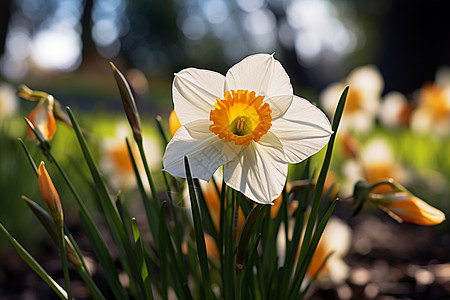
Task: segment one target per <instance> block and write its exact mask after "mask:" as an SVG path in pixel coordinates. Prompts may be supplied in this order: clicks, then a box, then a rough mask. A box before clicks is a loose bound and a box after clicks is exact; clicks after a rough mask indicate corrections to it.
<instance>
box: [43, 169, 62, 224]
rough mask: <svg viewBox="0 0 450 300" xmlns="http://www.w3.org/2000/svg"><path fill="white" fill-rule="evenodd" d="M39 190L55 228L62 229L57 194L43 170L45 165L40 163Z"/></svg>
mask: <svg viewBox="0 0 450 300" xmlns="http://www.w3.org/2000/svg"><path fill="white" fill-rule="evenodd" d="M38 181H39V189H40V190H41V195H42V198H44V201H45V203H46V204H47V206H48V208H49V210H50V214H51V216H52V218H53V221H54V222H55V224H56V226H57V227H62V226H63V223H64V217H63V211H62V206H61V201H60V199H59V195H58V192H57V191H56V189H55V186H54V185H53V182H52V179H51V178H50V176H49V175H48V172H47V170H46V169H45V164H44V162H43V161H42V162H41V163H40V165H39V169H38Z"/></svg>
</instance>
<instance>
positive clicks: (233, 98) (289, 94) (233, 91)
mask: <svg viewBox="0 0 450 300" xmlns="http://www.w3.org/2000/svg"><path fill="white" fill-rule="evenodd" d="M173 101H174V109H175V113H176V115H177V116H178V119H179V121H180V124H181V125H182V126H181V127H180V128H179V129H178V130H177V132H176V133H175V135H174V136H173V138H172V140H171V141H170V142H169V144H168V145H167V148H166V152H165V154H164V158H163V162H164V171H167V172H169V173H170V174H172V175H174V176H179V177H186V174H185V170H184V163H183V159H184V157H185V156H187V157H188V159H189V162H190V166H191V172H192V176H193V177H194V178H199V179H203V180H206V181H208V180H209V179H210V178H211V176H212V175H213V174H214V172H215V171H216V170H217V169H218V168H219V167H220V166H222V165H223V166H224V179H225V182H226V184H227V185H228V186H230V187H232V188H233V189H235V190H238V191H240V192H242V193H243V194H244V195H245V196H246V197H248V198H249V199H251V200H253V201H255V202H257V203H262V204H271V203H272V201H273V200H274V199H275V198H277V197H278V196H279V195H280V194H281V191H282V190H283V187H284V185H285V183H286V177H287V167H288V163H298V162H301V161H302V160H304V159H306V158H307V157H309V156H311V155H313V154H314V153H316V152H318V151H319V150H320V149H321V148H323V147H324V146H325V145H326V144H327V142H328V140H329V138H330V135H331V133H332V131H331V125H330V122H329V121H328V119H327V117H326V116H325V115H324V114H323V113H322V111H320V110H319V109H318V108H317V107H315V106H313V105H312V104H311V103H310V102H309V101H307V100H305V99H302V98H300V97H298V96H295V95H294V94H293V89H292V86H291V83H290V79H289V76H288V75H287V74H286V72H285V70H284V69H283V67H282V66H281V64H280V62H278V61H277V60H276V59H275V58H274V57H273V55H268V54H257V55H252V56H249V57H247V58H245V59H244V60H242V61H241V62H239V63H238V64H236V65H234V66H233V67H232V68H231V69H230V70H228V72H227V74H226V76H223V75H221V74H219V73H216V72H213V71H209V70H201V69H195V68H188V69H184V70H182V71H180V72H179V73H177V74H175V79H174V82H173Z"/></svg>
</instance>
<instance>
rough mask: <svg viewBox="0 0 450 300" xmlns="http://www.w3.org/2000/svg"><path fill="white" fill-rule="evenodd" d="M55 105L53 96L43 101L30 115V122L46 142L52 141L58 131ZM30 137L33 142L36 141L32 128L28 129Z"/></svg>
mask: <svg viewBox="0 0 450 300" xmlns="http://www.w3.org/2000/svg"><path fill="white" fill-rule="evenodd" d="M53 103H54V99H53V96H51V95H49V96H48V97H47V98H45V99H43V100H41V101H40V102H39V104H38V105H37V106H36V108H35V109H34V110H33V111H32V112H31V113H30V114H29V115H28V120H30V122H31V123H32V124H33V125H34V128H36V130H38V131H39V132H40V133H41V134H42V137H43V138H44V139H45V140H46V141H50V140H51V139H52V138H53V135H54V134H55V131H56V122H55V116H54V115H53ZM28 137H29V138H30V139H31V140H36V137H35V135H34V133H33V131H32V130H31V129H30V128H28Z"/></svg>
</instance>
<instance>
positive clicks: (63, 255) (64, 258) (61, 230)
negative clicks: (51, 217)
mask: <svg viewBox="0 0 450 300" xmlns="http://www.w3.org/2000/svg"><path fill="white" fill-rule="evenodd" d="M64 236H65V234H64V227H63V226H61V227H58V245H59V252H60V254H61V262H62V268H63V274H64V283H65V285H66V291H67V298H69V299H72V289H71V288H70V277H69V267H68V266H67V255H66V246H65V242H64Z"/></svg>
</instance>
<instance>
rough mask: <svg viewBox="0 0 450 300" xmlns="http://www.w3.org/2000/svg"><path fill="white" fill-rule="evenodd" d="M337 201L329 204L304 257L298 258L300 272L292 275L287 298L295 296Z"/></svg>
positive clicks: (294, 297) (291, 298)
mask: <svg viewBox="0 0 450 300" xmlns="http://www.w3.org/2000/svg"><path fill="white" fill-rule="evenodd" d="M337 203H338V199H336V200H334V201H333V203H332V204H331V205H330V207H329V208H328V210H327V212H326V213H325V215H324V217H323V218H322V220H320V222H319V224H318V225H317V228H316V230H315V231H314V235H313V237H312V239H311V243H310V244H309V246H308V249H307V251H306V255H305V259H304V260H299V263H298V265H300V266H301V267H300V272H296V274H295V276H294V282H293V285H292V288H291V291H290V295H289V297H288V299H289V300H294V299H296V298H297V297H296V295H297V294H298V291H299V289H300V287H301V284H302V282H303V279H304V278H305V275H306V271H307V270H308V267H309V263H310V262H311V259H312V257H313V255H314V252H315V251H316V248H317V245H318V244H319V241H320V238H321V237H322V234H323V231H324V230H325V226H326V225H327V223H328V220H329V219H330V217H331V214H332V213H333V211H334V208H335V207H336V204H337Z"/></svg>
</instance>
